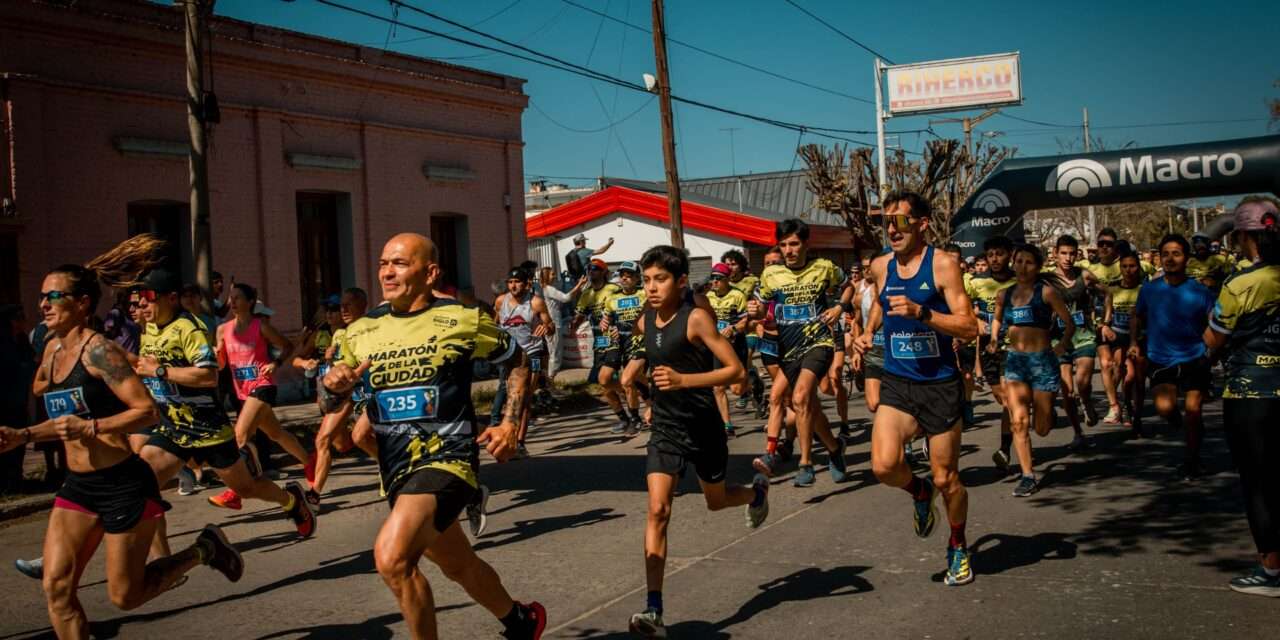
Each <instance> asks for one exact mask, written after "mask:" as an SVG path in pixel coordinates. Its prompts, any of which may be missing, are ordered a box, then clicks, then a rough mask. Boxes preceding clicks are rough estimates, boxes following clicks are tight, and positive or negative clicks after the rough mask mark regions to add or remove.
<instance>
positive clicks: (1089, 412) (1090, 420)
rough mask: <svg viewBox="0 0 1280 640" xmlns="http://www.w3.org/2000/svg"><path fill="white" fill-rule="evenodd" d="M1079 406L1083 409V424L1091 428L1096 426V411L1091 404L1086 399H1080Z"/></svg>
mask: <svg viewBox="0 0 1280 640" xmlns="http://www.w3.org/2000/svg"><path fill="white" fill-rule="evenodd" d="M1080 406H1082V407H1084V419H1085V423H1086V424H1088V425H1089V426H1091V427H1096V426H1097V425H1098V410H1097V409H1095V408H1094V406H1093V402H1091V401H1090V400H1089V399H1088V398H1080Z"/></svg>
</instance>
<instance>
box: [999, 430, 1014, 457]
mask: <svg viewBox="0 0 1280 640" xmlns="http://www.w3.org/2000/svg"><path fill="white" fill-rule="evenodd" d="M1011 447H1013V434H1012V433H1002V434H1000V450H1001V451H1003V452H1004V454H1005V455H1009V449H1010V448H1011Z"/></svg>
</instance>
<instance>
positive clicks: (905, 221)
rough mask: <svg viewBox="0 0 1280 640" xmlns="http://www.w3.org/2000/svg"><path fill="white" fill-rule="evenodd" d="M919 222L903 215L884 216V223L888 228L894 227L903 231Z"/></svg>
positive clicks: (890, 214)
mask: <svg viewBox="0 0 1280 640" xmlns="http://www.w3.org/2000/svg"><path fill="white" fill-rule="evenodd" d="M917 220H919V218H915V217H912V216H908V215H903V214H892V213H889V214H885V216H884V223H885V225H886V226H887V225H893V226H895V227H897V228H899V229H901V228H902V227H905V226H908V225H911V224H914V223H915V222H916V221H917Z"/></svg>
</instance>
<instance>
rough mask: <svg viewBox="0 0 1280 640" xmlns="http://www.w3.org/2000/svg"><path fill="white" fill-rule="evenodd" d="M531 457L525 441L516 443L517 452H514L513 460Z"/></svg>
mask: <svg viewBox="0 0 1280 640" xmlns="http://www.w3.org/2000/svg"><path fill="white" fill-rule="evenodd" d="M528 457H529V448H528V447H526V446H524V443H523V442H519V443H516V452H515V453H514V454H512V456H511V459H512V460H525V459H528Z"/></svg>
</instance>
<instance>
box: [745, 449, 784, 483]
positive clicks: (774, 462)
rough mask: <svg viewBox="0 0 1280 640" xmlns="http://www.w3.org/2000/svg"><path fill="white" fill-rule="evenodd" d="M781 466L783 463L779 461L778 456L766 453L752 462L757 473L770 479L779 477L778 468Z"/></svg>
mask: <svg viewBox="0 0 1280 640" xmlns="http://www.w3.org/2000/svg"><path fill="white" fill-rule="evenodd" d="M781 464H782V463H781V462H779V461H778V456H777V455H774V454H772V453H766V454H764V455H762V456H760V457H759V458H756V459H755V460H752V461H751V466H752V468H754V469H755V470H756V472H758V473H763V474H764V475H765V476H766V477H769V478H772V477H773V476H775V475H777V472H778V467H779V466H780V465H781Z"/></svg>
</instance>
